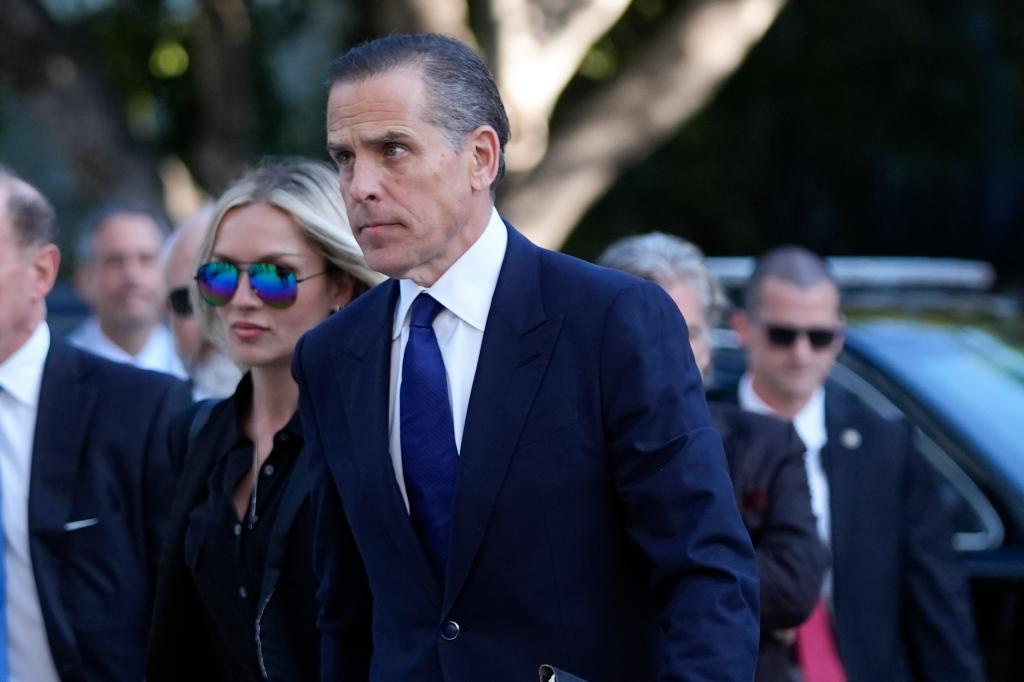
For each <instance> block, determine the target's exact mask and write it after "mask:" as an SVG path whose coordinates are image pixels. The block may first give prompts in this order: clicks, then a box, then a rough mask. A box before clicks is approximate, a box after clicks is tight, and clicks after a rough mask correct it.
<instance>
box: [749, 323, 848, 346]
mask: <svg viewBox="0 0 1024 682" xmlns="http://www.w3.org/2000/svg"><path fill="white" fill-rule="evenodd" d="M764 330H765V332H766V333H767V334H768V343H770V344H772V345H773V346H779V347H780V348H782V347H789V346H792V345H793V344H794V343H796V339H797V337H798V336H800V335H801V334H806V335H807V341H808V342H809V343H810V344H811V348H814V349H815V350H821V349H822V348H828V347H829V346H831V345H832V342H833V341H835V340H836V336H838V335H839V329H836V328H833V329H829V328H825V327H816V328H812V329H798V328H796V327H787V326H785V325H781V324H765V325H764Z"/></svg>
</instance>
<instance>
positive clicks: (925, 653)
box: [822, 384, 984, 682]
mask: <svg viewBox="0 0 1024 682" xmlns="http://www.w3.org/2000/svg"><path fill="white" fill-rule="evenodd" d="M825 422H826V428H827V431H828V443H827V444H826V446H825V448H824V449H823V450H822V465H823V467H824V468H825V473H826V476H827V477H828V481H829V512H830V513H831V515H832V524H831V525H832V564H833V569H832V570H833V578H832V604H833V610H834V617H835V631H836V640H837V644H838V646H839V655H840V657H841V658H842V660H843V665H844V666H845V668H846V672H847V677H848V679H849V680H850V681H851V682H859V681H862V680H863V681H864V682H871V681H874V680H893V681H894V682H898V681H900V680H927V681H928V682H933V681H938V682H941V681H942V680H949V682H954V681H956V682H967V681H968V680H983V679H984V674H983V673H982V669H981V663H980V660H979V657H978V654H977V647H976V644H975V634H974V627H973V622H972V620H971V609H970V599H969V594H968V592H967V584H966V580H965V578H964V574H963V571H962V569H961V567H960V564H959V561H958V559H957V557H956V555H955V553H954V551H953V546H952V542H951V539H952V534H953V530H952V524H951V522H950V515H949V512H948V510H947V509H946V508H945V507H943V505H942V503H941V500H940V498H939V496H938V494H937V490H936V487H935V485H934V480H933V476H932V472H931V470H930V468H929V466H928V464H927V463H926V462H925V461H924V459H923V457H922V456H921V455H920V453H919V452H918V451H917V449H916V447H915V446H914V442H913V431H912V429H911V427H910V425H909V424H907V423H906V422H904V421H896V422H892V421H888V420H886V419H883V418H882V417H880V416H879V415H878V414H877V413H875V412H873V411H871V410H870V409H869V408H868V407H867V406H866V405H864V404H863V403H862V402H860V401H859V400H858V399H856V398H855V397H853V396H852V395H850V394H849V393H846V392H845V391H843V390H842V389H840V388H839V387H837V386H834V385H831V384H830V385H828V386H827V387H826V391H825Z"/></svg>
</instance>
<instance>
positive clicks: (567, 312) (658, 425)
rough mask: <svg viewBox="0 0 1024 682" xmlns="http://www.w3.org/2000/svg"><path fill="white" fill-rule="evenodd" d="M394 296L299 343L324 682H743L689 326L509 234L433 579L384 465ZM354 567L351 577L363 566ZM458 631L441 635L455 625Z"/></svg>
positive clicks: (718, 450)
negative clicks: (442, 567)
mask: <svg viewBox="0 0 1024 682" xmlns="http://www.w3.org/2000/svg"><path fill="white" fill-rule="evenodd" d="M398 289H399V287H398V284H397V282H394V281H392V282H388V283H385V284H383V285H381V286H378V287H377V288H375V289H373V290H371V291H370V292H369V293H367V294H365V295H364V296H362V297H360V298H359V299H357V300H356V301H355V302H354V303H353V304H351V305H350V306H349V307H348V309H346V310H345V311H343V312H342V313H341V314H338V315H335V316H333V317H332V318H331V319H329V320H328V321H327V322H325V323H324V324H322V325H321V326H320V327H318V328H317V329H315V330H313V331H312V332H310V333H309V334H307V335H306V336H305V337H304V338H303V339H302V340H301V341H300V343H299V346H298V347H297V349H296V353H295V360H294V373H295V376H296V378H297V380H298V382H299V385H300V388H301V397H300V412H301V415H302V421H303V425H304V428H305V429H306V446H307V448H308V451H309V456H310V462H311V464H312V465H313V466H315V467H318V473H317V476H318V477H319V480H320V481H321V483H322V485H319V486H318V488H317V490H316V491H315V497H316V499H317V502H316V503H317V505H318V507H319V509H318V518H317V522H316V526H317V528H316V531H315V534H316V542H315V562H316V564H317V566H318V570H319V572H320V576H321V586H320V591H319V598H320V601H321V614H320V627H321V630H322V632H323V635H324V640H323V645H322V651H323V654H324V665H323V679H324V680H350V679H366V675H367V674H366V665H367V664H366V661H365V652H366V647H365V643H366V639H365V637H364V636H362V635H361V634H360V628H361V627H365V625H366V617H365V614H364V613H362V609H363V608H364V607H365V606H366V604H367V598H366V597H365V596H363V597H361V596H360V594H364V595H365V588H364V587H363V586H364V585H365V584H366V581H368V583H369V588H370V592H371V593H372V628H373V638H372V645H373V658H372V662H371V663H370V667H371V670H370V675H369V676H370V678H371V679H374V680H382V681H383V680H388V681H391V680H417V681H421V682H431V681H435V680H454V681H462V680H476V679H480V680H488V681H490V682H502V681H505V680H507V681H509V682H513V681H516V682H518V681H521V680H529V679H535V678H536V676H537V671H538V668H539V666H540V665H541V664H544V663H547V664H552V665H555V666H557V667H558V668H561V669H564V670H566V671H568V672H570V673H572V674H575V675H578V676H579V677H582V678H584V679H586V680H588V681H590V682H600V681H601V680H626V679H629V680H655V679H658V680H663V681H669V680H683V679H686V680H749V679H751V677H752V676H753V671H754V661H755V657H756V651H757V638H758V610H757V600H758V595H757V567H756V563H755V559H754V555H753V551H752V548H751V545H750V539H749V537H748V535H747V533H746V531H745V530H744V528H743V525H742V523H741V521H740V518H739V514H738V512H737V509H736V504H735V500H734V497H733V492H732V488H731V484H730V481H729V477H728V471H727V467H726V463H725V458H724V456H723V453H722V446H721V442H720V439H719V437H718V435H717V433H716V432H715V431H714V430H713V429H712V428H711V426H710V423H709V417H708V411H707V407H706V403H705V401H704V396H703V392H702V389H701V380H700V375H699V372H698V371H697V368H696V366H695V364H694V361H693V357H692V355H691V353H690V348H689V344H688V342H687V335H686V329H685V325H684V324H683V320H682V318H681V316H680V315H679V312H678V310H677V309H676V307H675V305H674V304H673V303H672V301H671V300H670V299H669V298H668V296H667V295H666V294H665V293H664V292H663V291H662V290H661V288H660V287H658V286H656V285H653V284H650V283H647V282H643V281H641V280H639V279H636V278H634V277H630V276H628V275H624V274H622V273H618V272H612V271H610V270H606V269H604V268H598V267H596V266H593V265H590V264H587V263H583V262H582V261H578V260H576V259H572V258H569V257H567V256H564V255H561V254H556V253H552V252H549V251H545V250H542V249H540V248H537V247H535V246H533V245H532V244H530V243H529V242H528V241H527V240H526V239H525V238H524V237H523V236H521V235H520V234H518V233H517V232H516V231H515V230H513V229H511V228H510V229H509V241H508V249H507V252H506V255H505V260H504V262H503V265H502V268H501V273H500V276H499V279H498V284H497V288H496V290H495V293H494V298H493V300H492V303H491V308H490V314H489V317H488V320H487V327H486V331H485V333H484V338H483V342H482V346H481V350H480V356H479V361H478V364H477V369H476V375H475V378H474V383H473V389H472V392H471V396H470V401H469V408H468V414H467V417H466V425H465V432H464V436H463V440H462V447H461V454H460V471H459V482H458V488H457V492H456V499H455V511H454V521H453V531H452V533H453V537H452V547H451V552H450V554H449V562H448V571H447V575H446V577H445V580H444V584H443V585H441V584H439V582H438V581H437V580H436V579H435V578H434V576H433V574H432V572H431V569H430V565H429V563H428V561H427V558H426V555H425V553H424V551H423V550H422V548H421V546H420V543H419V541H418V539H417V536H416V532H415V530H414V529H413V526H412V524H411V522H410V520H409V515H408V513H407V511H406V508H405V505H404V503H403V501H402V497H401V493H400V491H399V488H398V485H397V483H396V481H395V473H394V470H393V467H392V463H391V457H390V455H389V441H388V430H389V424H388V394H389V371H390V370H389V365H390V355H391V330H392V324H393V316H394V306H395V303H396V301H397V296H398ZM364 567H365V576H364V574H363V569H364ZM456 625H457V627H456Z"/></svg>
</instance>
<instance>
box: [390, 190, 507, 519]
mask: <svg viewBox="0 0 1024 682" xmlns="http://www.w3.org/2000/svg"><path fill="white" fill-rule="evenodd" d="M507 245H508V232H507V230H506V228H505V223H504V222H502V220H501V217H500V216H499V215H498V212H497V211H496V210H494V209H492V210H491V218H490V220H489V221H488V222H487V227H485V228H484V231H483V233H482V234H481V235H480V237H479V238H477V240H476V241H475V242H474V243H473V245H472V246H470V247H469V249H467V250H466V252H465V253H464V254H462V256H461V257H460V258H459V259H458V260H457V261H455V262H454V263H453V264H452V265H451V267H449V268H448V270H447V271H445V273H444V274H443V275H441V277H440V278H438V280H437V281H436V282H434V285H433V286H432V287H430V288H429V289H427V288H424V287H421V286H420V285H418V284H416V283H415V282H413V281H412V280H409V279H403V280H401V281H400V282H399V298H398V304H397V305H396V306H395V320H394V327H393V329H392V335H391V393H390V399H389V414H390V415H391V417H390V424H391V430H390V445H391V463H392V465H393V466H394V469H395V479H396V480H397V481H398V487H399V489H401V491H402V498H403V499H404V500H405V508H406V510H408V509H409V496H408V494H407V493H406V491H405V478H404V476H403V468H402V438H401V425H402V418H401V405H400V404H399V403H400V401H399V400H398V399H397V397H398V395H400V393H399V391H400V389H401V384H402V359H403V357H404V356H405V344H406V343H407V341H408V339H409V308H410V307H411V306H412V302H413V301H414V300H415V299H416V297H417V296H419V295H420V293H421V292H423V291H426V292H427V293H429V294H430V295H431V296H432V297H433V298H434V300H436V301H437V302H438V303H440V304H441V305H443V306H444V308H445V309H444V310H442V311H441V312H440V313H438V315H437V317H436V318H435V319H434V324H433V327H434V333H435V334H436V335H437V345H438V346H439V347H440V349H441V358H442V359H443V360H444V367H445V374H446V376H447V378H448V400H449V402H450V403H451V408H452V422H453V425H454V428H455V447H456V448H458V449H459V450H460V451H461V449H462V433H463V430H464V428H465V425H466V411H467V409H468V408H469V394H470V391H472V389H473V377H474V376H475V375H476V364H477V360H478V359H479V358H480V345H481V344H482V343H483V339H484V327H485V326H486V324H487V315H488V314H489V313H490V310H491V299H492V298H493V297H494V289H495V287H496V286H497V284H498V274H499V273H500V272H501V264H502V262H503V261H504V259H505V248H506V246H507Z"/></svg>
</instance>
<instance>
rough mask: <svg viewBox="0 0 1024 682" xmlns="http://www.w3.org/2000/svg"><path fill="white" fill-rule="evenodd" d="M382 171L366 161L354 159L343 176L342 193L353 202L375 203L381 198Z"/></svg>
mask: <svg viewBox="0 0 1024 682" xmlns="http://www.w3.org/2000/svg"><path fill="white" fill-rule="evenodd" d="M380 175H381V170H380V168H379V167H378V166H377V164H375V163H372V162H371V161H369V160H366V159H361V160H360V159H354V160H353V161H352V163H351V165H350V166H349V168H348V169H347V172H345V173H342V176H341V191H342V194H343V195H347V196H348V197H349V198H350V199H352V200H353V201H373V200H374V199H377V198H379V197H380Z"/></svg>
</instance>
